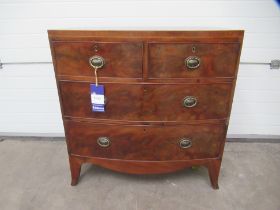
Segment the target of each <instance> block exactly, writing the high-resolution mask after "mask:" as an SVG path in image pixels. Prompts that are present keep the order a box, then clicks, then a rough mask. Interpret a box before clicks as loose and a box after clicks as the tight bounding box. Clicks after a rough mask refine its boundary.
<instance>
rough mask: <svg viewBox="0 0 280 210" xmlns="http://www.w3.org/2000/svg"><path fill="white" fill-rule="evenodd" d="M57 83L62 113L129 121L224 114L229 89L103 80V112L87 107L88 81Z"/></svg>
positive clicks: (214, 116) (186, 118)
mask: <svg viewBox="0 0 280 210" xmlns="http://www.w3.org/2000/svg"><path fill="white" fill-rule="evenodd" d="M59 86H60V93H61V98H62V100H61V102H62V106H63V111H64V113H63V114H64V116H72V117H82V118H98V119H111V120H129V121H188V120H204V119H222V118H227V117H228V113H229V107H230V103H231V100H230V99H231V90H232V83H224V84H176V85H175V84H168V85H167V84H118V83H106V84H104V86H105V97H106V99H107V100H106V101H107V102H106V106H105V112H104V113H96V112H92V110H91V101H90V83H88V82H59ZM193 103H196V104H193ZM186 105H187V107H186ZM188 106H190V107H188Z"/></svg>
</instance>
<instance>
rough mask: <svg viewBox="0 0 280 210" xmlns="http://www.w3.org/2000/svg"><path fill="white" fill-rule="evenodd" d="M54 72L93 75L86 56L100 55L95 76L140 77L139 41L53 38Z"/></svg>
mask: <svg viewBox="0 0 280 210" xmlns="http://www.w3.org/2000/svg"><path fill="white" fill-rule="evenodd" d="M53 49H54V53H55V67H56V71H57V74H58V75H71V76H94V70H93V68H92V67H91V66H90V64H89V59H90V58H91V57H92V56H94V55H97V56H101V57H102V58H103V59H104V61H105V64H104V66H103V67H102V68H101V69H100V70H99V71H98V76H99V77H122V78H142V57H143V44H142V43H141V42H119V43H118V42H117V43H116V42H74V41H73V42H53Z"/></svg>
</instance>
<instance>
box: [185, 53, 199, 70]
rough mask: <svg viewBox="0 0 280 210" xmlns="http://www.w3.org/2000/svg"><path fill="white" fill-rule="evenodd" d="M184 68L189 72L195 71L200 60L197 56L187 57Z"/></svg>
mask: <svg viewBox="0 0 280 210" xmlns="http://www.w3.org/2000/svg"><path fill="white" fill-rule="evenodd" d="M185 66H186V67H187V69H189V70H193V69H197V68H198V67H199V66H200V58H199V57H197V56H189V57H187V58H186V59H185Z"/></svg>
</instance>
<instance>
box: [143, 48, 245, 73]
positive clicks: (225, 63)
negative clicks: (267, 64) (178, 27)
mask: <svg viewBox="0 0 280 210" xmlns="http://www.w3.org/2000/svg"><path fill="white" fill-rule="evenodd" d="M148 49H149V50H148V53H149V73H148V76H149V78H194V77H234V76H235V72H236V68H237V63H238V55H239V50H240V45H239V44H238V43H235V44H229V43H227V44H198V43H193V44H191V43H150V44H149V47H148Z"/></svg>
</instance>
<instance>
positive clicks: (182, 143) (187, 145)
mask: <svg viewBox="0 0 280 210" xmlns="http://www.w3.org/2000/svg"><path fill="white" fill-rule="evenodd" d="M179 145H180V147H181V148H183V149H187V148H190V147H191V146H192V141H191V139H187V138H182V139H180V141H179Z"/></svg>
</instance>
